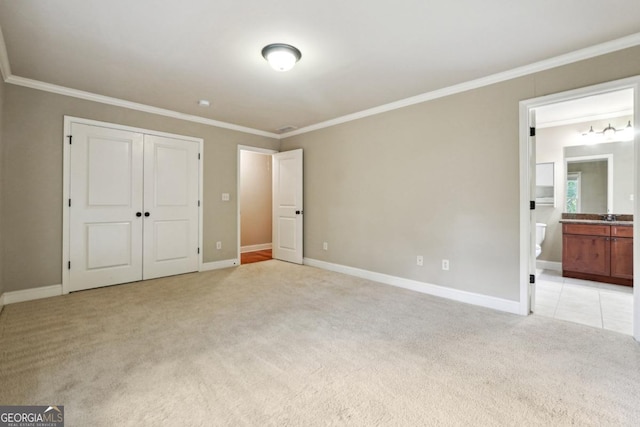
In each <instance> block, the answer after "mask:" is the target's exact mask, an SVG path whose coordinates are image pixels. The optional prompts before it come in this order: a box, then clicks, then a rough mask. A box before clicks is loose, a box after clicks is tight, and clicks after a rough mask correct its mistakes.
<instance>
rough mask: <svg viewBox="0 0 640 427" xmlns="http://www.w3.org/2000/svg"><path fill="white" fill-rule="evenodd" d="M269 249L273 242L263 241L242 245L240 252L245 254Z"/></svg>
mask: <svg viewBox="0 0 640 427" xmlns="http://www.w3.org/2000/svg"><path fill="white" fill-rule="evenodd" d="M267 249H271V243H262V244H260V245H248V246H241V247H240V253H241V254H244V253H247V252H256V251H264V250H267Z"/></svg>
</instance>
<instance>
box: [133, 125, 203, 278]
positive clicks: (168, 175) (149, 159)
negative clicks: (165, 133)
mask: <svg viewBox="0 0 640 427" xmlns="http://www.w3.org/2000/svg"><path fill="white" fill-rule="evenodd" d="M198 151H199V144H198V143H197V142H194V141H185V140H180V139H174V138H167V137H160V136H153V135H145V137H144V245H143V247H144V257H143V265H144V273H143V276H144V278H145V279H151V278H154V277H163V276H170V275H174V274H182V273H187V272H191V271H196V270H198Z"/></svg>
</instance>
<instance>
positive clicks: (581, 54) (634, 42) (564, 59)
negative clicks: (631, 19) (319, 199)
mask: <svg viewBox="0 0 640 427" xmlns="http://www.w3.org/2000/svg"><path fill="white" fill-rule="evenodd" d="M638 45H640V33H635V34H632V35H630V36H626V37H622V38H619V39H616V40H612V41H609V42H605V43H601V44H597V45H595V46H590V47H587V48H584V49H580V50H576V51H574V52H570V53H567V54H564V55H560V56H556V57H553V58H550V59H546V60H543V61H539V62H534V63H533V64H529V65H525V66H522V67H518V68H514V69H512V70H508V71H504V72H501V73H497V74H492V75H490V76H487V77H482V78H479V79H476V80H470V81H468V82H464V83H460V84H457V85H453V86H449V87H446V88H442V89H438V90H434V91H431V92H426V93H423V94H421V95H416V96H412V97H410V98H405V99H402V100H400V101H395V102H391V103H389V104H384V105H380V106H378V107H374V108H369V109H367V110H363V111H359V112H357V113H352V114H347V115H345V116H341V117H337V118H335V119H331V120H327V121H324V122H321V123H316V124H313V125H310V126H305V127H303V128H300V129H298V130H295V131H292V132H287V133H284V134H282V135H280V137H281V139H284V138H289V137H292V136H296V135H301V134H304V133H308V132H312V131H314V130H319V129H324V128H327V127H331V126H335V125H339V124H342V123H347V122H351V121H353V120H358V119H362V118H365V117H369V116H374V115H376V114H381V113H385V112H387V111H392V110H397V109H399V108H404V107H408V106H411V105H415V104H421V103H423V102H427V101H432V100H434V99H438V98H444V97H445V96H450V95H455V94H457V93H461V92H466V91H468V90H472V89H478V88H481V87H484V86H489V85H492V84H495V83H500V82H504V81H507V80H512V79H515V78H518V77H523V76H526V75H529V74H534V73H537V72H540V71H545V70H549V69H551V68H556V67H560V66H563V65H568V64H572V63H574V62H578V61H582V60H585V59H590V58H594V57H596V56H600V55H605V54H607V53H611V52H616V51H618V50H622V49H627V48H630V47H634V46H638Z"/></svg>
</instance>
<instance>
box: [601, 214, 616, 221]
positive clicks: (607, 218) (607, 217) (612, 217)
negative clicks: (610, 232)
mask: <svg viewBox="0 0 640 427" xmlns="http://www.w3.org/2000/svg"><path fill="white" fill-rule="evenodd" d="M602 220H603V221H615V220H616V216H615V215H614V214H606V215H602Z"/></svg>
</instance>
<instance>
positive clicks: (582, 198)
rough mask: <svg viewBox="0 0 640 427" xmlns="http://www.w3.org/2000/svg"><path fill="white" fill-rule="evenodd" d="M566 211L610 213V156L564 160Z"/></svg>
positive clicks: (611, 158)
mask: <svg viewBox="0 0 640 427" xmlns="http://www.w3.org/2000/svg"><path fill="white" fill-rule="evenodd" d="M565 161H566V168H565V170H566V171H567V179H566V188H565V200H566V203H565V212H567V213H604V212H606V213H611V212H612V208H613V207H612V198H613V197H612V196H613V168H612V167H611V166H612V165H611V164H612V163H613V156H612V155H608V156H604V157H602V156H583V157H567V158H566V159H565Z"/></svg>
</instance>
